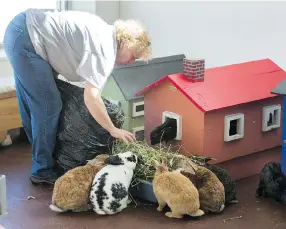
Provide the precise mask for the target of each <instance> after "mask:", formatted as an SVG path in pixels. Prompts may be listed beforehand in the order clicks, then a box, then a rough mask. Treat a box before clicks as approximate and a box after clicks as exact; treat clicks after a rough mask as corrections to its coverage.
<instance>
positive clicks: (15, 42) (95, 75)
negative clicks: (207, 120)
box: [4, 9, 151, 184]
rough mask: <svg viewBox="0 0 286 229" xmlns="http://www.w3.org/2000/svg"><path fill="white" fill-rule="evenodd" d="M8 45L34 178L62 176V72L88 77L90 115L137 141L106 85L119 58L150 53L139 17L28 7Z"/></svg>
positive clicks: (8, 37) (18, 18) (130, 58)
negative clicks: (109, 102)
mask: <svg viewBox="0 0 286 229" xmlns="http://www.w3.org/2000/svg"><path fill="white" fill-rule="evenodd" d="M4 48H5V51H6V54H7V56H8V58H9V61H10V63H11V66H12V68H13V70H14V78H15V84H16V91H17V97H18V101H19V109H20V114H21V119H22V122H23V127H24V129H25V132H26V134H27V136H28V139H29V141H30V143H31V145H32V170H31V174H30V179H31V181H32V182H33V183H50V184H53V183H54V182H55V180H56V179H57V176H56V171H55V169H54V162H53V157H52V154H53V151H54V147H55V142H56V133H57V126H58V120H59V115H60V112H61V109H62V101H61V97H60V93H59V91H58V89H57V86H56V83H55V80H54V77H56V76H57V75H58V74H61V75H63V76H64V77H65V78H66V79H67V80H69V81H77V82H79V81H86V88H85V90H84V101H85V104H86V106H87V108H88V109H89V111H90V113H91V115H92V116H93V117H94V118H95V119H96V121H97V122H98V123H99V124H100V125H102V127H103V128H105V129H106V130H107V131H109V133H110V134H111V135H112V136H113V137H114V138H117V139H121V140H123V141H124V142H126V143H128V142H129V141H135V137H134V135H133V134H131V133H130V132H128V131H125V130H122V129H118V128H116V127H114V125H113V123H112V122H111V120H110V118H109V116H108V114H107V111H106V107H105V105H104V103H103V101H102V99H101V91H102V89H103V87H104V85H105V83H106V81H107V79H108V77H109V75H110V73H111V72H112V70H113V68H114V64H118V65H123V64H130V63H133V62H134V60H135V59H143V60H148V59H149V58H150V55H151V47H150V40H149V38H148V34H147V32H146V30H145V29H144V28H143V27H142V26H141V25H140V24H139V23H137V22H136V21H133V20H127V21H121V20H118V21H116V22H115V23H114V25H108V24H107V23H106V22H104V21H103V20H102V19H101V18H99V17H98V16H96V15H93V14H90V13H86V12H77V11H63V12H58V11H54V10H43V9H28V10H26V11H25V12H23V13H20V14H19V15H17V16H16V17H15V18H14V19H13V20H12V21H11V22H10V24H9V25H8V27H7V29H6V32H5V36H4Z"/></svg>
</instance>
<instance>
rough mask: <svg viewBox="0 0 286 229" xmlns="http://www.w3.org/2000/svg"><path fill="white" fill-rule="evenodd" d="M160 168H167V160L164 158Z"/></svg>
mask: <svg viewBox="0 0 286 229" xmlns="http://www.w3.org/2000/svg"><path fill="white" fill-rule="evenodd" d="M162 166H165V167H166V166H167V159H166V158H164V159H163V160H162Z"/></svg>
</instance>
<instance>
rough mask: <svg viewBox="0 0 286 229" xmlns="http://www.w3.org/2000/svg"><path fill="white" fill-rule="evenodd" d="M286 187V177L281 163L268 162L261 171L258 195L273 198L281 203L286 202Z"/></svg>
mask: <svg viewBox="0 0 286 229" xmlns="http://www.w3.org/2000/svg"><path fill="white" fill-rule="evenodd" d="M285 189H286V177H285V176H284V175H283V173H282V171H281V165H280V163H278V162H269V163H267V164H266V165H265V166H264V167H263V169H262V171H261V174H260V180H259V185H258V188H257V190H256V196H257V197H264V198H269V199H273V200H275V201H277V202H280V203H286V192H285V191H284V190H285Z"/></svg>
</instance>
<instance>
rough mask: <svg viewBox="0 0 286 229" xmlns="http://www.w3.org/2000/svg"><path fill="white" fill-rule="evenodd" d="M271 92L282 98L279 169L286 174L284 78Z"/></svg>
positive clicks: (285, 88)
mask: <svg viewBox="0 0 286 229" xmlns="http://www.w3.org/2000/svg"><path fill="white" fill-rule="evenodd" d="M271 93H273V94H276V95H279V96H281V98H283V108H284V109H283V116H282V125H281V126H282V144H281V148H282V156H281V170H282V172H283V174H284V175H286V113H285V104H286V79H283V80H282V81H281V82H279V84H278V85H277V86H276V87H275V88H274V89H273V90H272V91H271Z"/></svg>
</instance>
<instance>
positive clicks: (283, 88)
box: [271, 79, 286, 95]
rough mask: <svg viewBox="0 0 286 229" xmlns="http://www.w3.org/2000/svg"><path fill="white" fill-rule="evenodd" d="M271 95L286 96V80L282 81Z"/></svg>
mask: <svg viewBox="0 0 286 229" xmlns="http://www.w3.org/2000/svg"><path fill="white" fill-rule="evenodd" d="M271 93H272V94H277V95H286V79H284V80H282V81H281V82H280V83H279V84H278V85H277V86H276V87H275V88H274V89H273V90H272V91H271Z"/></svg>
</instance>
